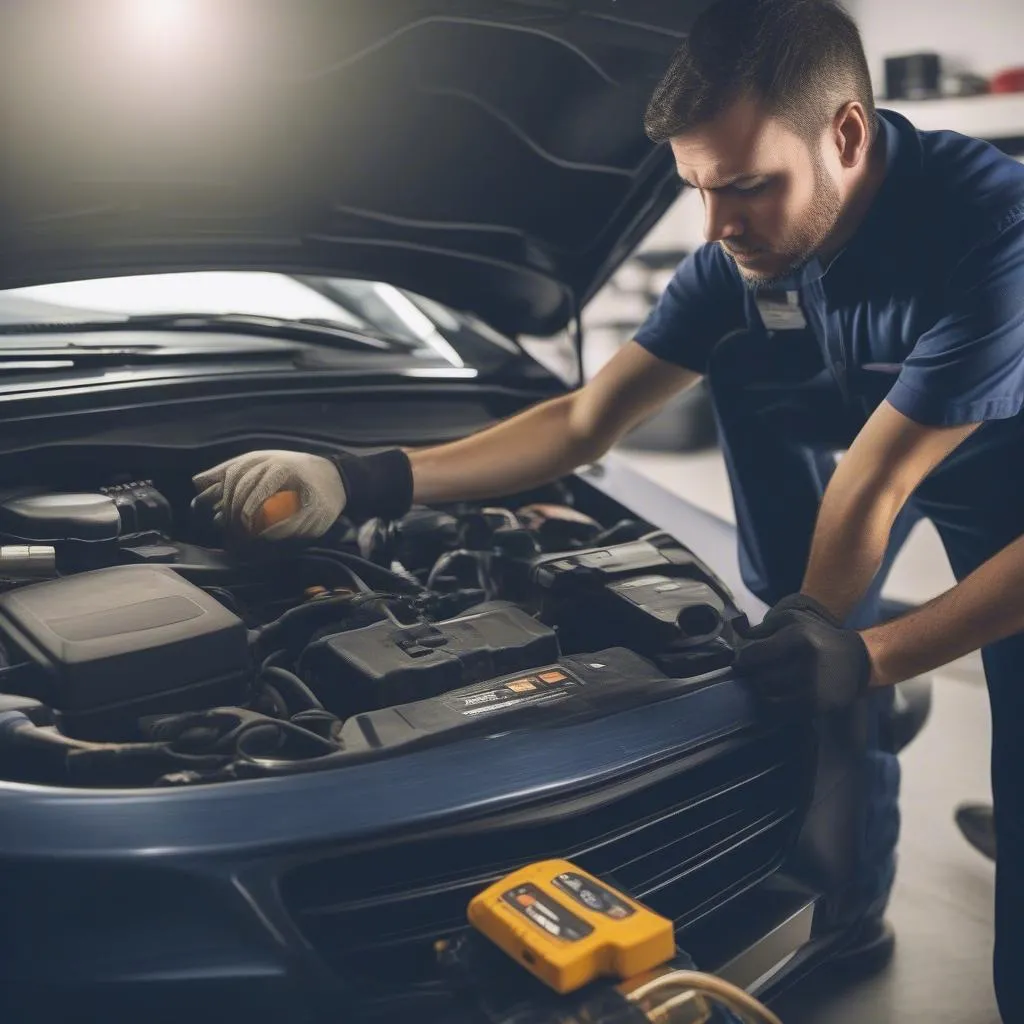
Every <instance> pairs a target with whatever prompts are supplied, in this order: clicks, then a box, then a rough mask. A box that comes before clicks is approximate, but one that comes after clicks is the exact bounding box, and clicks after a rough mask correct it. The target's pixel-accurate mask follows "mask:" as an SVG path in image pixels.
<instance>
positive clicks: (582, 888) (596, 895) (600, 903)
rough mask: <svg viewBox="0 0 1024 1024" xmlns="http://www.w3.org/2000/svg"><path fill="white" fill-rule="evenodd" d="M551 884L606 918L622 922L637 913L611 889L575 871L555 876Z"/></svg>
mask: <svg viewBox="0 0 1024 1024" xmlns="http://www.w3.org/2000/svg"><path fill="white" fill-rule="evenodd" d="M551 882H552V884H553V885H554V886H555V888H556V889H561V890H562V892H564V893H565V894H566V895H568V896H571V897H572V898H573V899H574V900H576V901H577V902H578V903H580V904H582V905H583V906H584V907H586V908H587V910H592V911H594V913H595V914H604V915H605V916H606V917H611V918H614V919H615V920H616V921H621V920H623V919H624V918H627V917H631V916H632V915H633V914H635V913H636V911H635V909H634V908H633V907H631V906H630V905H629V904H628V903H625V902H624V901H623V900H621V899H619V897H618V896H617V895H616V894H615V893H613V892H612V891H611V890H610V889H606V888H605V887H604V886H603V885H599V884H598V883H597V882H595V881H594V880H593V879H591V878H584V877H583V876H582V875H577V874H576V873H575V872H574V871H565V872H563V873H562V874H560V875H555V877H554V878H553V879H551Z"/></svg>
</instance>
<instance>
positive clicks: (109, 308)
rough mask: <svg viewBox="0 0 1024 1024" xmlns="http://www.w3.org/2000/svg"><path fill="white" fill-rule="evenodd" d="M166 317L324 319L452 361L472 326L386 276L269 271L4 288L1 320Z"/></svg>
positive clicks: (0, 341) (457, 362) (13, 339)
mask: <svg viewBox="0 0 1024 1024" xmlns="http://www.w3.org/2000/svg"><path fill="white" fill-rule="evenodd" d="M162 314H167V315H177V314H186V315H198V316H220V315H228V314H243V315H247V316H263V317H274V318H277V319H283V320H295V321H302V320H305V321H310V320H314V321H324V322H329V323H331V324H333V325H336V326H338V327H342V328H347V329H350V330H352V331H356V332H361V333H365V334H370V335H373V336H374V337H378V338H383V339H386V340H391V341H394V342H396V343H397V344H398V345H400V346H401V348H402V350H403V351H406V352H408V351H409V350H410V349H412V350H413V351H420V352H421V353H422V354H423V355H433V356H435V357H436V356H439V355H440V356H441V357H443V358H445V359H447V360H448V361H449V362H451V363H452V364H453V365H461V360H460V358H459V356H458V355H457V354H456V352H455V351H454V350H453V348H452V346H451V344H450V343H449V341H448V340H447V336H449V335H451V334H452V333H457V332H458V331H460V330H461V329H463V328H464V327H465V326H466V323H465V317H464V316H462V315H461V314H458V313H456V312H454V311H453V310H450V309H448V308H447V307H444V306H442V305H440V304H438V303H436V302H433V301H431V300H428V299H425V298H423V297H422V296H419V295H414V294H413V293H411V292H408V291H405V290H403V289H400V288H396V287H394V286H393V285H390V284H385V283H382V282H379V281H363V280H357V279H352V278H334V277H298V276H293V275H289V274H277V273H269V272H262V271H203V272H196V273H178V274H150V275H139V276H134V277H117V278H105V279H100V280H89V281H70V282H65V283H59V284H47V285H38V286H34V287H30V288H17V289H9V290H7V291H0V324H8V325H16V324H19V323H32V324H47V323H53V324H64V323H69V322H91V321H103V320H119V319H122V318H124V317H128V316H139V315H143V316H145V315H157V316H159V315H162ZM474 326H476V327H477V328H478V327H479V325H474ZM16 341H17V337H16V336H11V335H7V336H0V345H3V344H5V343H6V344H11V343H14V342H16Z"/></svg>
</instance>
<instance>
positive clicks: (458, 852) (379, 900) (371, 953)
mask: <svg viewBox="0 0 1024 1024" xmlns="http://www.w3.org/2000/svg"><path fill="white" fill-rule="evenodd" d="M807 756H808V754H807V750H806V747H805V746H804V745H802V744H801V743H799V742H797V743H794V742H793V739H792V737H788V738H786V737H782V736H778V735H776V736H768V737H760V738H758V739H749V740H744V741H739V740H734V741H732V742H729V743H724V744H721V745H719V746H717V747H712V748H709V749H706V750H704V751H702V752H700V753H698V754H695V755H691V756H689V757H687V758H685V759H682V760H679V761H677V762H675V763H672V764H669V765H664V766H662V767H661V768H660V769H659V770H657V771H648V772H647V774H646V775H645V776H641V777H639V778H635V779H631V780H624V781H623V782H622V783H621V784H620V785H618V786H617V791H616V792H614V793H609V794H607V797H606V796H605V795H604V794H601V793H595V794H590V800H589V802H588V801H587V800H585V799H584V800H581V799H579V798H576V799H574V800H573V801H563V802H560V803H549V804H547V805H543V806H539V807H534V808H531V809H530V810H529V811H525V812H524V811H520V812H518V816H517V817H516V818H514V819H512V820H508V819H504V820H503V819H500V818H496V819H488V820H478V821H475V822H473V823H472V826H471V827H464V828H463V829H460V830H459V831H458V832H447V833H446V832H439V833H436V834H434V835H427V836H422V837H417V838H414V839H409V838H405V839H397V838H396V839H395V840H394V841H393V842H392V843H391V844H388V845H375V846H373V847H367V848H364V849H359V850H351V851H348V852H345V851H338V852H335V853H333V854H326V855H324V856H323V857H322V858H321V859H318V860H315V861H311V862H307V863H303V864H301V865H298V866H295V867H292V868H291V869H290V870H289V871H288V872H287V873H286V874H285V875H284V876H283V877H282V879H281V894H282V897H283V899H284V901H285V905H286V907H287V908H288V910H289V912H290V913H291V915H292V917H293V919H294V920H295V921H296V923H297V925H298V927H299V928H300V930H301V931H302V932H303V934H304V936H305V937H306V939H307V940H308V941H309V943H310V944H311V945H312V947H313V948H314V949H315V950H316V951H317V953H318V954H319V955H320V956H321V957H322V958H323V959H324V960H325V961H327V962H328V963H329V964H331V965H332V966H333V967H335V968H336V969H337V970H338V971H339V972H340V973H341V974H342V975H343V976H345V977H348V978H350V979H351V978H357V979H359V981H360V982H361V983H363V984H368V983H369V984H372V983H373V982H374V981H379V982H380V983H381V984H394V983H395V982H396V980H398V979H401V980H402V981H403V982H406V983H408V982H411V981H414V980H420V979H423V978H426V977H428V976H429V974H430V972H431V971H432V969H433V965H434V952H433V944H434V942H435V941H436V940H437V939H439V938H444V937H446V936H449V935H451V934H453V933H454V932H456V931H458V930H459V929H461V928H464V927H465V925H466V907H467V905H468V903H469V901H470V899H471V898H472V897H473V896H474V895H475V894H476V893H478V892H479V891H480V890H481V889H483V888H485V887H486V886H487V885H489V884H490V883H491V882H493V881H495V880H497V879H499V878H501V877H502V876H503V875H505V874H507V873H508V872H510V871H513V870H515V869H516V868H518V867H522V866H523V865H525V864H528V863H530V862H531V861H535V860H543V859H547V858H551V857H564V858H567V859H569V860H572V861H574V862H575V863H577V864H579V865H580V866H581V867H583V868H584V869H585V870H588V871H590V872H592V873H594V874H596V875H599V876H601V877H603V878H605V879H607V880H608V881H610V882H612V883H614V884H616V885H617V886H619V887H620V888H622V889H624V890H625V891H626V892H628V893H630V894H632V895H633V896H635V897H636V898H638V899H641V900H643V901H644V902H645V903H647V904H648V905H649V906H651V907H652V908H653V909H655V910H656V911H658V912H659V913H661V914H663V915H665V916H667V917H670V918H672V919H673V920H674V921H675V922H676V924H677V926H678V927H684V926H685V925H686V924H687V923H690V922H692V921H694V920H696V919H697V918H699V917H702V916H703V915H704V914H705V913H706V912H707V911H708V910H710V909H713V908H714V907H715V906H716V905H720V904H721V903H723V902H724V901H726V900H727V899H729V898H730V897H732V896H733V895H736V894H738V893H740V892H742V891H744V890H745V889H747V888H749V887H750V886H751V885H753V884H755V883H756V882H758V881H760V880H761V879H763V878H764V877H766V876H767V875H768V874H770V873H771V871H772V870H774V868H775V867H776V866H777V865H778V864H779V862H780V860H781V859H782V857H783V856H784V854H785V851H786V849H787V848H788V846H789V843H790V841H791V839H792V838H793V836H794V834H795V831H796V829H797V828H798V826H799V821H798V818H799V815H798V813H797V811H798V806H799V803H800V799H801V795H802V791H803V786H805V785H806V778H807V762H806V757H807Z"/></svg>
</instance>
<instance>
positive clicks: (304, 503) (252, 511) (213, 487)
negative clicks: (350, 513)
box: [192, 451, 346, 540]
mask: <svg viewBox="0 0 1024 1024" xmlns="http://www.w3.org/2000/svg"><path fill="white" fill-rule="evenodd" d="M192 482H193V483H194V484H195V486H196V489H197V490H199V491H200V492H201V493H200V495H199V501H201V502H203V503H205V504H211V505H214V506H215V507H218V512H217V516H218V517H219V518H220V520H221V521H222V522H223V523H224V525H225V526H226V527H228V528H229V529H236V530H238V529H240V530H242V531H244V532H245V533H247V534H250V535H254V534H255V533H256V531H257V530H258V516H259V513H260V510H261V509H262V508H263V504H264V502H265V501H266V500H267V499H268V498H270V497H272V496H273V495H275V494H277V493H278V492H279V491H295V492H296V494H297V495H298V498H299V502H300V508H299V510H298V511H297V512H295V513H294V514H293V515H290V516H288V518H287V519H284V520H282V521H281V522H279V523H275V524H274V525H272V526H270V527H268V528H267V529H265V530H263V531H262V532H261V533H259V536H260V537H261V538H265V539H268V540H281V539H284V538H294V537H302V538H309V539H315V538H317V537H322V536H323V535H324V534H325V533H326V532H327V531H328V530H329V529H330V528H331V526H332V525H333V524H334V522H335V521H336V520H337V518H338V516H340V515H341V513H342V511H343V510H344V508H345V501H346V494H345V486H344V484H343V483H342V480H341V475H340V474H339V472H338V470H337V468H336V467H335V465H334V463H333V462H331V461H330V459H325V458H322V457H320V456H319V455H310V454H308V453H305V452H291V451H260V452H249V453H247V454H246V455H240V456H239V457H238V458H235V459H229V460H228V461H227V462H222V463H221V464H220V465H219V466H214V467H213V468H212V469H208V470H206V471H205V472H202V473H198V474H197V475H196V476H194V477H193V478H192Z"/></svg>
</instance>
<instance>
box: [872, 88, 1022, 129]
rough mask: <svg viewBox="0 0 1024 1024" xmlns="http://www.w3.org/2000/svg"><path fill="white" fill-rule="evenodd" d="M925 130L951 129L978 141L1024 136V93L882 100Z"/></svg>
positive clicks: (884, 107) (880, 103)
mask: <svg viewBox="0 0 1024 1024" xmlns="http://www.w3.org/2000/svg"><path fill="white" fill-rule="evenodd" d="M877 104H878V106H879V107H881V108H882V109H884V110H894V111H896V113H897V114H902V115H903V116H904V117H906V118H907V119H908V120H909V121H910V122H911V123H912V124H913V125H914V127H915V128H920V129H921V131H937V130H941V129H948V130H949V131H954V132H960V133H961V134H962V135H972V136H974V138H976V139H1009V138H1016V137H1021V136H1024V93H987V94H985V95H982V96H957V97H953V98H949V99H937V100H878V101H877Z"/></svg>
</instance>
